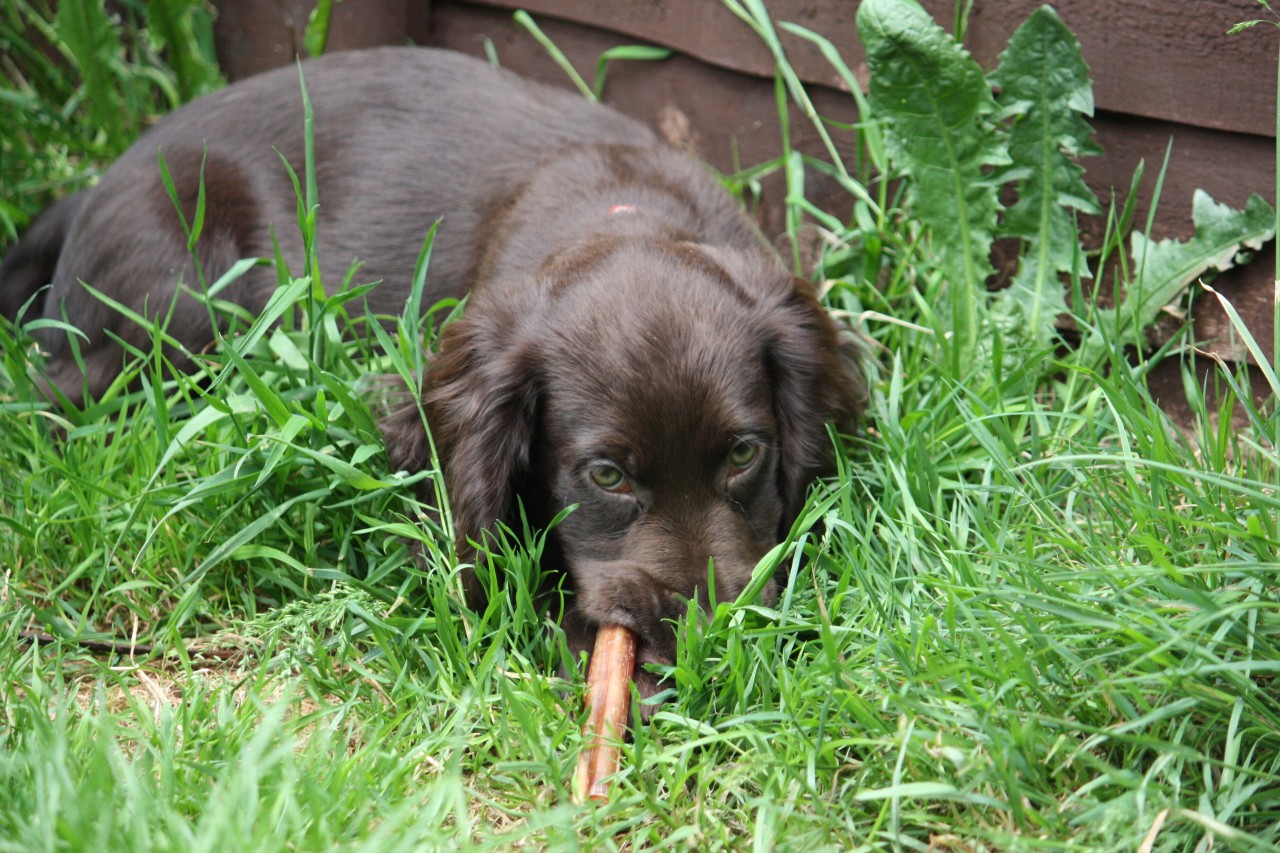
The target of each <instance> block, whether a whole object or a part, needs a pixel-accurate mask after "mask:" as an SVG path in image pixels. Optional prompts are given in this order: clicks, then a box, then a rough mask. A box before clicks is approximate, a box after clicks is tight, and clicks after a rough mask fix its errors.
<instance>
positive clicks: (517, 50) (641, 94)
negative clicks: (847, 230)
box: [424, 3, 854, 237]
mask: <svg viewBox="0 0 1280 853" xmlns="http://www.w3.org/2000/svg"><path fill="white" fill-rule="evenodd" d="M540 26H541V27H542V29H543V31H544V32H546V33H547V35H548V36H550V37H551V39H552V40H553V41H554V42H555V43H556V44H557V46H559V47H560V48H561V49H562V50H563V51H564V52H565V54H566V55H567V56H568V57H569V59H570V61H572V62H573V64H574V67H576V68H577V69H578V70H579V72H580V73H583V74H584V76H587V77H588V78H589V77H590V76H591V73H592V72H593V69H594V68H595V62H596V57H598V56H599V55H600V53H601V52H602V51H604V50H606V49H607V48H609V47H613V46H615V45H616V44H618V40H617V37H616V35H615V34H613V33H609V32H606V31H603V30H599V29H595V28H591V27H586V26H580V25H577V24H572V23H567V22H564V21H558V20H554V19H547V20H544V21H542V22H541V23H540ZM424 35H425V34H424ZM429 37H430V39H431V42H432V43H433V44H436V45H439V46H441V47H448V48H452V49H454V50H460V51H463V52H465V53H471V54H474V55H477V56H480V55H483V53H484V45H485V40H486V39H488V40H489V41H490V42H492V44H493V47H494V49H495V50H496V51H497V53H498V57H499V59H500V60H501V62H502V64H503V66H504V67H507V68H510V69H512V70H514V71H516V72H518V73H520V74H522V75H524V76H526V77H531V78H533V79H536V80H542V81H544V82H548V83H551V84H553V85H557V86H562V87H565V88H570V87H571V84H570V83H569V81H568V79H567V78H566V76H565V74H564V72H563V71H561V70H560V68H559V67H558V66H557V65H556V64H555V63H554V62H553V61H552V60H551V59H550V58H549V57H548V56H547V54H546V52H545V51H544V50H543V49H542V48H541V47H540V46H539V45H538V44H537V43H536V42H534V41H533V39H531V38H530V37H529V35H528V34H527V33H526V32H525V31H524V30H522V29H520V28H519V27H517V26H516V25H515V24H514V23H513V22H512V20H511V16H510V15H509V14H507V13H506V12H505V11H502V10H497V9H492V8H485V7H483V6H480V5H474V4H457V3H447V4H446V3H437V4H436V7H435V11H434V14H433V16H432V26H431V32H430V34H429ZM813 97H814V100H815V102H816V105H817V108H818V109H819V110H820V111H821V112H822V113H823V114H824V115H829V116H833V117H836V118H838V119H840V120H843V121H849V120H851V119H852V118H853V116H854V105H853V99H852V98H851V97H849V95H847V94H845V93H840V92H834V91H832V90H829V89H820V88H819V89H815V90H814V92H813ZM605 101H606V102H607V103H609V104H611V105H613V106H615V107H617V108H619V109H621V110H622V111H623V112H626V113H628V114H629V115H632V116H635V117H636V118H638V119H640V120H641V121H644V122H646V123H648V124H650V125H651V126H653V127H654V128H655V129H657V130H658V131H659V132H660V133H661V134H662V135H663V136H664V137H665V138H667V139H668V141H672V142H674V143H675V144H677V145H678V146H680V147H684V148H687V149H689V150H691V151H693V153H695V154H696V155H697V156H698V157H700V158H701V159H703V160H704V161H706V162H708V163H710V164H711V165H712V166H713V167H714V168H715V169H717V170H719V171H721V172H734V171H737V170H738V169H739V168H744V167H748V166H756V165H759V164H761V163H765V162H767V161H769V160H771V159H773V158H776V157H777V156H778V154H779V152H780V151H781V150H782V141H781V135H780V132H779V130H778V113H777V105H776V102H775V98H774V85H773V81H772V80H770V79H765V78H760V77H754V76H744V75H742V74H739V73H736V72H733V71H729V70H726V69H724V68H721V67H718V66H715V65H707V64H705V63H702V62H700V61H698V60H696V59H692V58H689V57H687V56H681V55H675V56H672V57H671V58H670V59H666V60H663V61H661V62H621V63H616V64H615V65H614V66H612V67H611V68H610V70H609V75H608V85H607V86H606V89H605ZM790 116H791V118H790V121H791V137H792V143H793V144H794V145H795V147H796V148H797V149H799V150H801V151H808V152H817V151H819V150H821V144H820V141H819V139H818V136H817V133H816V131H814V129H813V128H812V126H811V125H810V124H809V123H808V122H807V121H806V120H805V119H804V118H803V117H802V116H800V115H799V114H798V113H796V112H795V111H794V110H792V111H791V113H790ZM836 139H837V143H838V145H839V147H840V150H841V152H842V155H843V156H844V157H846V158H850V159H849V161H850V162H852V161H851V157H852V155H851V148H852V138H851V136H850V135H848V134H845V135H841V134H838V133H837V134H836ZM806 179H807V185H806V192H807V193H809V194H810V195H809V198H811V199H813V200H814V201H815V202H816V203H818V204H819V205H822V206H824V207H826V208H828V209H831V210H832V211H836V212H839V211H841V209H842V208H846V209H847V207H848V205H849V202H848V196H847V195H846V194H845V193H843V192H841V191H837V190H836V189H835V188H834V186H833V184H832V183H831V182H830V181H827V180H826V179H823V178H821V177H820V176H817V175H806ZM762 184H763V189H764V202H765V203H764V204H763V206H762V207H760V208H759V210H758V213H759V214H760V215H759V219H760V225H761V228H762V230H763V231H764V233H765V234H766V235H768V236H770V237H772V236H775V235H778V234H781V233H782V232H783V231H784V215H785V211H784V209H783V205H782V204H781V200H782V198H783V197H784V195H785V187H784V186H783V181H782V178H781V175H777V174H775V175H771V176H769V177H767V178H765V179H764V180H763V182H762Z"/></svg>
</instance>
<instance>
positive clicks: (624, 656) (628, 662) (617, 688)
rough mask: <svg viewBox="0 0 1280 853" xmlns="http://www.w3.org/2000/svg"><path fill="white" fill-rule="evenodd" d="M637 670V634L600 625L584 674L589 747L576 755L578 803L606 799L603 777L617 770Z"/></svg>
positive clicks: (615, 627)
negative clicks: (633, 674)
mask: <svg viewBox="0 0 1280 853" xmlns="http://www.w3.org/2000/svg"><path fill="white" fill-rule="evenodd" d="M635 667H636V635H635V634H634V633H632V631H631V629H629V628H623V627H622V626H621V625H602V626H600V630H599V631H597V632H596V645H595V648H594V649H592V651H591V668H590V670H589V671H588V673H587V708H588V709H589V711H590V713H589V714H588V716H587V724H586V726H585V727H584V728H583V730H582V731H583V734H584V735H586V736H587V737H589V738H591V742H590V744H588V746H587V748H586V749H584V750H583V751H582V754H581V755H579V756H578V772H577V774H576V777H575V781H574V791H575V793H576V794H577V796H578V800H579V801H585V800H587V799H588V798H590V799H592V800H607V799H609V787H608V786H607V785H606V784H605V783H604V781H603V780H604V778H605V777H606V776H610V775H612V774H613V773H616V772H617V770H618V745H617V742H618V740H619V739H620V738H621V737H622V733H623V732H624V731H626V727H627V712H628V711H630V709H631V688H630V684H631V675H632V673H633V672H635Z"/></svg>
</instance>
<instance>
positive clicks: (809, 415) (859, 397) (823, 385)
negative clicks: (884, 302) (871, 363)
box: [766, 279, 865, 537]
mask: <svg viewBox="0 0 1280 853" xmlns="http://www.w3.org/2000/svg"><path fill="white" fill-rule="evenodd" d="M769 328H770V335H769V343H768V345H767V351H766V352H767V355H766V360H767V363H768V365H769V369H770V370H771V371H772V379H773V387H774V396H773V409H774V418H775V419H776V421H777V424H778V432H779V435H778V446H779V450H780V453H781V458H780V459H779V464H778V487H779V490H780V492H781V494H782V498H783V501H784V505H785V507H786V512H785V515H784V517H783V520H782V529H781V530H780V531H779V535H780V536H784V537H785V536H786V535H787V533H788V532H789V531H790V528H791V524H792V522H794V521H795V518H796V516H797V515H799V513H800V510H801V509H802V508H803V507H804V501H805V497H806V495H807V492H808V488H809V485H810V484H811V483H812V482H813V481H814V479H815V478H817V477H819V476H821V475H823V474H828V473H830V472H831V470H832V467H833V465H832V461H833V460H832V457H833V453H834V449H833V448H832V446H831V438H830V436H829V435H828V434H827V424H828V423H834V424H835V426H836V428H837V429H838V430H839V431H841V432H851V431H852V430H853V427H854V424H855V422H856V421H857V419H858V416H859V415H860V413H861V410H862V405H863V401H864V399H865V388H864V385H863V380H862V373H861V370H860V369H859V368H858V363H857V352H856V345H855V344H854V343H853V341H852V334H851V333H848V332H846V333H844V334H841V331H840V329H839V328H838V327H837V325H836V323H835V321H833V320H832V318H831V315H830V314H828V313H827V311H826V309H824V308H823V307H822V305H820V304H819V303H818V300H817V298H816V297H815V296H814V294H813V290H812V288H811V287H810V286H809V284H808V283H807V282H805V281H803V280H801V279H795V284H794V287H793V288H792V289H791V292H790V293H789V294H788V296H787V297H786V298H785V299H784V301H783V304H782V305H781V307H779V308H776V309H775V310H774V311H772V312H771V316H770V323H769Z"/></svg>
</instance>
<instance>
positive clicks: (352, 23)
mask: <svg viewBox="0 0 1280 853" xmlns="http://www.w3.org/2000/svg"><path fill="white" fill-rule="evenodd" d="M410 4H413V5H414V6H415V9H416V13H417V14H418V15H419V16H421V15H422V14H423V13H424V12H428V13H429V11H430V0H360V2H359V3H335V4H333V20H332V22H331V26H330V28H329V43H328V50H330V51H336V50H350V49H352V48H358V47H370V46H373V45H383V44H404V43H405V31H406V28H407V19H408V8H409V5H410ZM315 5H316V4H315V0H275V2H271V3H259V2H255V0H213V7H214V9H215V10H216V11H217V17H216V18H215V19H214V25H213V37H214V44H215V50H216V51H217V54H218V62H219V64H220V65H221V66H222V71H223V73H224V74H225V75H226V77H227V79H228V80H230V81H235V80H240V79H243V78H245V77H250V76H252V75H254V74H259V73H261V72H263V71H269V70H270V69H272V68H278V67H280V66H281V65H287V64H288V63H290V62H293V60H294V58H295V57H297V56H298V55H299V54H300V53H305V52H304V51H303V48H302V36H303V33H304V32H305V31H306V27H307V20H308V18H309V17H310V15H311V10H312V9H314V8H315Z"/></svg>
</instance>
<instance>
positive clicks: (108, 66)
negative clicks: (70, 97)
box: [57, 0, 128, 149]
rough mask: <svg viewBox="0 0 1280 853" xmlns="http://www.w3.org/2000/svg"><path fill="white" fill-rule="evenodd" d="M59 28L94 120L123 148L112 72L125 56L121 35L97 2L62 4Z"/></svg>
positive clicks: (67, 1) (120, 112)
mask: <svg viewBox="0 0 1280 853" xmlns="http://www.w3.org/2000/svg"><path fill="white" fill-rule="evenodd" d="M57 29H58V36H59V37H61V39H62V40H63V42H65V43H66V46H67V48H68V49H69V50H70V51H71V55H72V56H73V57H74V58H75V61H76V65H78V66H79V68H80V73H81V74H82V75H83V76H84V89H85V101H86V102H87V103H88V105H89V109H90V111H91V112H92V113H93V118H94V121H95V122H97V124H98V125H99V126H100V127H101V128H102V129H103V130H105V131H106V133H107V137H108V138H109V139H110V140H111V143H112V145H114V146H118V147H119V148H121V149H123V148H124V146H125V143H126V142H127V141H128V140H127V139H125V136H126V134H125V130H124V122H122V121H121V116H122V115H123V113H124V110H123V108H122V106H121V102H120V91H119V86H118V81H117V80H116V79H115V77H114V75H113V73H112V69H114V68H115V67H116V66H117V65H118V64H119V61H120V56H121V55H122V54H123V53H124V47H123V46H122V45H121V44H120V35H119V33H118V32H117V30H116V28H115V27H114V26H113V25H112V23H111V19H110V18H109V17H108V16H107V13H106V11H105V10H104V9H103V6H102V4H101V3H98V2H95V0H63V2H61V3H59V4H58V22H57Z"/></svg>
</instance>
